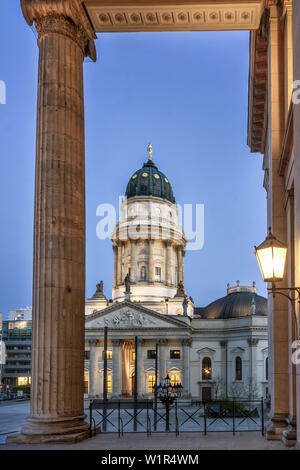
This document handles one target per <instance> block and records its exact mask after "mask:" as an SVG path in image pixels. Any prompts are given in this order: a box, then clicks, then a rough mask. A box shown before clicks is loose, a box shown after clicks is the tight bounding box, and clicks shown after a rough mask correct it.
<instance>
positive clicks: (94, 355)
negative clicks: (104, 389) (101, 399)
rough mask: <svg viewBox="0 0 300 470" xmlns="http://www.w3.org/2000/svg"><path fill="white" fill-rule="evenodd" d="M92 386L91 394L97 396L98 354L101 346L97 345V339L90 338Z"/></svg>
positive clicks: (90, 388)
mask: <svg viewBox="0 0 300 470" xmlns="http://www.w3.org/2000/svg"><path fill="white" fill-rule="evenodd" d="M89 343H90V384H89V385H90V386H89V395H90V396H91V397H94V396H96V393H97V375H98V359H99V358H98V354H99V348H98V347H97V341H96V340H90V342H89Z"/></svg>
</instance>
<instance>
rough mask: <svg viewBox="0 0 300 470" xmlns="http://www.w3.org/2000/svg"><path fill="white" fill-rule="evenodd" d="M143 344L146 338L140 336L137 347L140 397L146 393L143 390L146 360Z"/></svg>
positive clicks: (138, 390)
mask: <svg viewBox="0 0 300 470" xmlns="http://www.w3.org/2000/svg"><path fill="white" fill-rule="evenodd" d="M143 344H144V339H143V338H138V348H137V367H138V377H137V378H138V389H137V395H138V397H140V396H142V395H143V393H144V390H143V381H144V361H143Z"/></svg>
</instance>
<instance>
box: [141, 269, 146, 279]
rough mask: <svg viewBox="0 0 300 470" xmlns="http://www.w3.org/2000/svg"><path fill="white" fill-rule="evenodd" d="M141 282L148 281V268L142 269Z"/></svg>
mask: <svg viewBox="0 0 300 470" xmlns="http://www.w3.org/2000/svg"><path fill="white" fill-rule="evenodd" d="M141 280H142V281H145V280H146V266H142V267H141Z"/></svg>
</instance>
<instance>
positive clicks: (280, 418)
mask: <svg viewBox="0 0 300 470" xmlns="http://www.w3.org/2000/svg"><path fill="white" fill-rule="evenodd" d="M285 428H286V414H279V413H277V414H274V416H273V417H272V418H271V421H270V422H269V423H268V424H267V426H266V438H267V439H268V440H269V441H281V439H282V432H283V430H284V429H285Z"/></svg>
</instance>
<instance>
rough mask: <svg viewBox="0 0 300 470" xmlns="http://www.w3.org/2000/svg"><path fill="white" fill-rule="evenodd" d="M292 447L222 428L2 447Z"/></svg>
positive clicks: (102, 435) (96, 448)
mask: <svg viewBox="0 0 300 470" xmlns="http://www.w3.org/2000/svg"><path fill="white" fill-rule="evenodd" d="M45 449H47V450H57V449H59V450H62V449H67V450H139V449H141V450H159V449H162V450H177V451H178V450H224V449H225V450H289V449H288V448H287V447H285V445H284V444H283V443H282V442H279V441H267V440H266V439H265V438H263V437H262V436H261V435H260V434H259V433H256V432H255V433H238V434H237V435H236V436H232V434H229V433H224V432H218V433H211V434H209V435H208V436H203V435H201V434H200V433H182V434H180V435H179V436H178V437H175V435H174V434H173V433H172V434H167V433H158V434H154V435H152V436H151V437H149V438H147V436H146V435H145V434H142V433H138V434H133V433H128V434H125V435H124V437H122V438H120V439H119V438H118V436H117V435H116V434H99V435H98V436H96V437H93V438H92V439H88V440H86V441H83V442H80V443H78V444H68V445H67V444H61V445H52V444H47V445H45V444H43V445H42V444H40V445H22V446H21V445H19V446H16V445H1V446H0V451H1V450H45Z"/></svg>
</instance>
